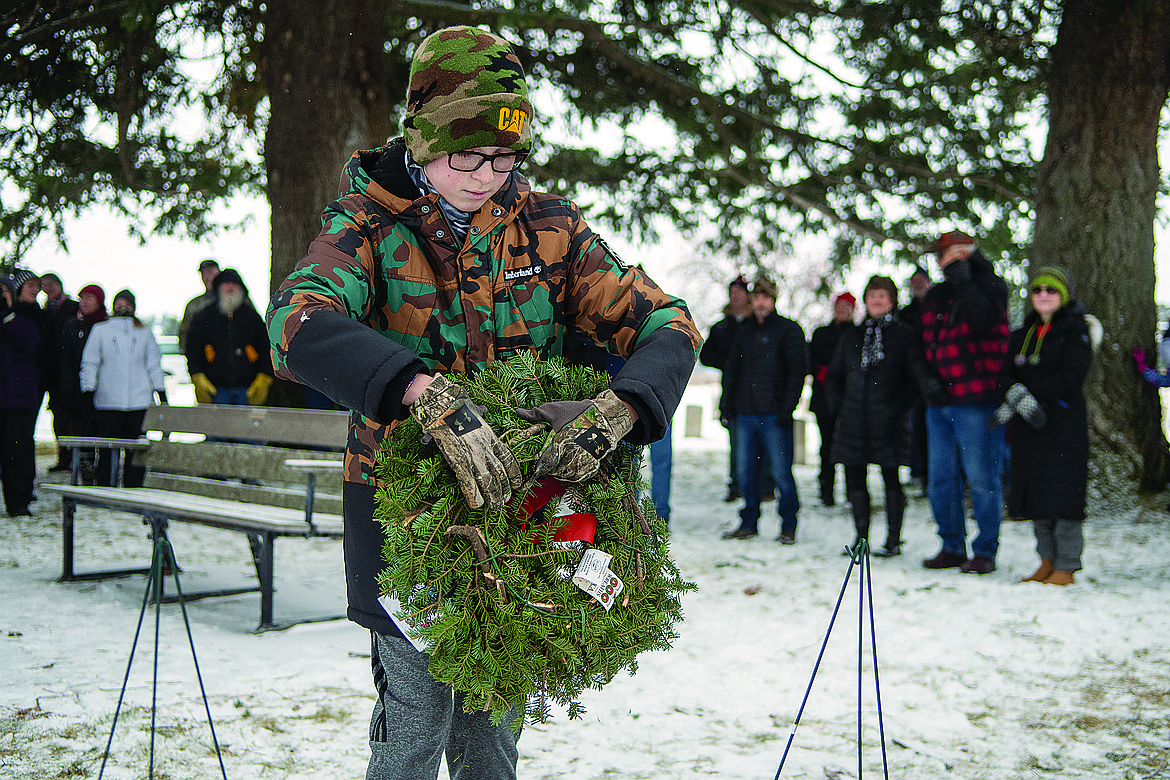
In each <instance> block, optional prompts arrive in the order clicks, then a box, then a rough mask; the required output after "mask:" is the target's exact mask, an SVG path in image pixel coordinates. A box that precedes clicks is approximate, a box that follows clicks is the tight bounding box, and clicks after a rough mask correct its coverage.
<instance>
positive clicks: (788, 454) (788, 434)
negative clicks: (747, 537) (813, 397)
mask: <svg viewBox="0 0 1170 780" xmlns="http://www.w3.org/2000/svg"><path fill="white" fill-rule="evenodd" d="M735 422H736V427H737V431H736V433H737V436H738V441H737V442H736V443H737V444H738V449H737V452H736V468H737V470H738V471H739V488H740V490H742V491H743V500H744V507H743V509H741V510H739V518H740V527H741V528H743V529H744V530H747V531H754V532H757V533H758V532H759V522H760V479H759V468H760V458H761V456H763V455H767V456H768V457H769V458H770V459H771V461H772V478H773V479H774V480H776V491H777V492H778V493H779V495H778V496H777V497H776V511H777V512H778V513H779V514H780V533H782V534H791V535H792V536H796V513H797V511H799V510H800V499H799V498H798V497H797V495H796V479H795V478H794V477H793V476H792V456H793V449H794V448H795V445H794V442H793V437H792V428H781V427H779V426H777V425H776V415H774V414H741V415H739V416H738V417H736V418H735Z"/></svg>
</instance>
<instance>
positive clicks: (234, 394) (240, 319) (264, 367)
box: [186, 268, 272, 406]
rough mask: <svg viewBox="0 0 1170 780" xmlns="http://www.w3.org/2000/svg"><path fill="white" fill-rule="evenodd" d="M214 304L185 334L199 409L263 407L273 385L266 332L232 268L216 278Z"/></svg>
mask: <svg viewBox="0 0 1170 780" xmlns="http://www.w3.org/2000/svg"><path fill="white" fill-rule="evenodd" d="M214 287H215V294H216V302H215V304H214V305H211V306H208V307H207V308H205V309H203V310H202V311H201V312H199V313H198V314H197V315H195V319H194V321H192V323H191V331H190V333H188V334H187V350H186V353H187V371H188V372H189V373H190V374H191V382H192V383H193V384H194V385H195V400H197V401H198V402H199V403H202V404H211V403H215V404H236V405H245V404H250V405H252V406H262V405H263V404H264V402H265V401H267V400H268V389H269V388H270V387H271V386H272V363H271V361H270V359H269V357H268V354H269V349H268V332H267V330H266V329H265V327H264V320H263V318H261V316H260V315H259V313H257V311H256V309H255V308H254V307H253V306H252V302H251V301H250V300H249V299H248V288H247V287H246V286H245V285H244V280H243V278H241V276H240V274H239V272H238V271H236V269H234V268H225V269H224V270H222V271H220V273H219V275H218V276H216V277H215V282H214Z"/></svg>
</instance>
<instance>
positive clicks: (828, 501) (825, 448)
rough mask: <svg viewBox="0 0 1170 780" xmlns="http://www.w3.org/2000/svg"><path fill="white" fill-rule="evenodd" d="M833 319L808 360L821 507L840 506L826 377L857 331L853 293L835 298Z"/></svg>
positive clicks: (819, 332)
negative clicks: (844, 338) (841, 343)
mask: <svg viewBox="0 0 1170 780" xmlns="http://www.w3.org/2000/svg"><path fill="white" fill-rule="evenodd" d="M832 301H833V319H831V320H830V321H829V322H828V323H827V324H825V325H821V326H820V327H819V328H816V329H815V330H813V332H812V338H810V339H809V341H808V359H809V363H810V364H811V367H810V373H811V374H812V396H811V397H810V398H809V410H810V411H811V412H812V413H813V414H814V415H815V416H816V418H817V430H819V431H820V434H821V448H820V470H819V472H818V473H817V482H818V483H819V484H820V488H821V504H822V505H823V506H834V505H835V504H836V503H837V500H836V496H835V495H834V494H835V492H836V485H837V466H836V465H835V464H834V463H833V459H832V452H833V433H834V431H835V430H836V428H837V420H836V418H835V417H834V415H833V414H832V412H831V411H830V408H829V404H828V402H827V399H826V397H825V373H826V372H827V371H828V370H829V363H830V362H831V361H832V359H833V352H835V351H836V349H837V343H838V342H839V341H840V340H841V337H842V336H844V335H845V334H846V333H847V332H849V331H850V330H852V329H853V327H854V324H853V310H854V308H856V306H857V299H856V298H854V297H853V295H852V293H849V292H842V293H839V294H837V295H835V296H833V299H832Z"/></svg>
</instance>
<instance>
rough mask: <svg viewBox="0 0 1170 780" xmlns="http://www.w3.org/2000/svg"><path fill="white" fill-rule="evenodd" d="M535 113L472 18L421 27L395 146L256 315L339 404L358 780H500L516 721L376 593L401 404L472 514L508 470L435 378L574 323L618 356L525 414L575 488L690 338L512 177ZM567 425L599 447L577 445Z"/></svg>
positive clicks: (546, 344) (553, 340)
mask: <svg viewBox="0 0 1170 780" xmlns="http://www.w3.org/2000/svg"><path fill="white" fill-rule="evenodd" d="M531 122H532V106H531V104H530V103H529V101H528V94H527V87H526V83H525V80H524V73H523V70H522V68H521V65H520V62H519V60H518V59H517V57H516V55H515V54H514V52H513V51H512V47H511V46H510V45H509V44H508V43H507V41H505V40H504V39H502V38H499V37H497V36H495V35H492V34H491V33H488V32H485V31H482V30H478V29H474V28H468V27H453V28H448V29H445V30H440V31H439V32H437V33H435V34H434V35H432V36H430V37H429V38H427V39H426V41H424V42H423V44H422V45H421V47H420V48H419V50H418V52H417V54H416V55H415V58H414V61H413V63H412V66H411V78H410V87H409V91H408V99H407V111H406V118H405V120H404V122H403V129H404V137H403V138H398V139H395V140H393V141H392V142H390V144H389V145H388V146H386V147H383V148H380V149H374V150H370V151H358V152H356V153H355V154H354V156H353V157H352V158H351V159H350V161H349V163H348V164H347V165H346V168H345V171H344V172H343V174H342V179H341V197H340V198H339V199H338V200H336V201H334V202H333V203H332V204H330V205H329V207H328V208H327V209H326V210H325V213H324V216H323V228H322V230H321V233H320V235H319V236H318V237H317V238H316V239H315V240H314V241H313V243H312V244H311V246H310V247H309V251H308V254H307V255H306V256H305V257H304V259H302V260H301V262H300V264H299V265H298V267H297V269H296V270H295V271H294V272H293V273H292V274H291V275H290V276H289V278H288V279H287V280H286V281H285V282H284V283H283V284H282V285H281V287H280V289H279V290H277V292H276V294H275V296H274V297H273V299H272V303H271V306H270V308H269V311H268V327H269V335H270V338H271V342H272V360H273V366H274V368H275V371H276V375H277V376H279V377H282V378H286V379H295V380H296V381H299V382H301V383H303V384H306V385H308V386H310V387H314V388H316V389H318V390H320V391H321V392H323V393H325V394H326V395H327V396H329V397H330V398H332V399H333V400H334V401H336V402H337V403H339V404H341V405H342V406H344V407H346V408H348V409H350V410H352V412H351V425H350V436H349V443H348V446H347V451H346V469H345V484H344V514H345V526H346V533H345V543H344V547H345V565H346V578H347V583H348V597H349V610H348V615H349V618H350V619H351V620H353V621H355V622H356V623H358V624H359V625H361V626H364V627H366V628H369V629H370V631H371V634H372V643H373V667H374V678H375V687H376V689H377V693H378V699H377V702H376V703H375V706H374V714H373V718H372V720H371V733H370V745H371V758H370V764H369V769H368V774H367V777H368V778H378V780H385V779H386V778H400V777H401V778H407V777H410V778H419V777H435V776H436V774H437V772H438V766H439V756H440V755H441V754H442V753H444V752H445V753H446V755H447V761H448V766H449V768H450V771H451V776H452V777H460V776H463V775H462V774H461V772H466V773H469V774H470V775H471V776H474V777H476V778H511V777H515V765H516V758H517V751H516V740H517V739H518V731H513V729H512V728H511V727H510V724H509V723H508V722H507V720H512V718H508V719H506V721H505V723H504V724H503V725H501V726H499V727H493V726H491V724H490V723H489V720H488V714H487V713H477V714H475V715H466V714H464V713H463V712H462V706H461V702H460V698H461V697H460V696H458V695H455V696H454V697H453V696H452V691H451V689H450V688H449V687H447V686H443V685H440V684H439V683H437V682H436V681H435V680H434V679H433V678H431V677H430V675H429V674H428V673H427V671H426V669H427V658H426V654H425V653H423V652H418V651H416V650H415V649H414V647H413V646H412V645H411V644H410V642H409V641H408V640H407V639H406V638H405V637H404V634H403V632H402V631H401V630H400V629H399V627H398V625H397V624H396V623H395V622H394V620H393V619H392V618H391V617H390V613H392V612H393V606H392V605H389V604H384V603H383V601H384V600H383V599H380V594H379V593H378V587H377V582H376V577H377V574H378V572H379V571H380V570H381V569H382V567H383V564H382V561H381V551H382V546H383V544H382V542H383V538H382V531H381V527H380V525H379V524H378V523H377V522H376V521H375V520H374V518H373V515H374V491H375V478H374V474H373V463H374V458H375V456H376V454H377V452H378V451H379V449H380V447H381V442H382V439H383V437H384V436H385V434H386V432H387V431H388V430H389V428H390V426H392V425H393V424H394V423H395V422H396V421H398V420H402V419H405V418H406V416H407V415H408V414H413V415H414V416H415V418H416V419H418V420H419V422H420V423H422V424H423V426H424V427H425V428H427V429H428V431H430V432H432V434H433V435H434V436H435V440H436V443H437V445H438V446H439V448H440V450H441V451H442V453H443V455H444V457H445V458H446V460H447V461H448V463H449V464H450V465H451V467H452V470H453V471H454V472H455V474H456V476H457V477H458V479H459V481H460V487H461V489H462V490H463V492H464V494H465V495H466V496H467V498H468V501H469V502H470V503H471V504H472V506H480V505H483V504H487V505H490V506H500V505H502V504H503V503H505V502H507V501H508V499H509V498H510V497H511V495H512V491H514V490H517V489H519V488H520V487H521V485H522V483H523V479H522V477H523V475H521V474H520V473H519V469H518V467H517V466H516V463H515V461H514V460H513V459H512V457H511V455H510V454H509V453H508V451H507V449H506V448H505V447H503V446H502V445H501V444H500V443H499V442H498V440H496V438H495V435H494V434H493V433H492V432H491V430H490V428H489V427H488V426H487V425H486V424H483V421H482V420H481V419H479V417H478V414H477V412H476V411H475V409H474V407H472V406H471V405H470V404H469V403H468V402H467V399H466V394H465V393H462V391H461V389H460V388H459V386H458V385H456V384H454V383H450V382H448V381H447V380H446V379H445V378H444V377H443V374H444V373H473V372H475V371H477V370H481V369H482V368H483V367H485V366H486V365H487V364H489V363H490V362H492V361H494V360H499V359H503V358H506V357H508V356H510V355H513V354H516V353H518V352H521V351H535V352H536V353H537V354H538V355H539V356H541V357H552V356H556V355H560V354H561V350H562V346H563V344H564V339H565V336H566V334H568V333H569V332H575V333H578V334H580V335H582V336H583V337H584V338H585V339H587V340H588V341H590V342H592V343H594V344H597V345H598V346H601V347H604V348H606V349H607V350H609V351H610V352H612V353H614V354H616V355H620V356H621V357H623V358H626V364H625V366H624V367H623V368H622V370H621V371H620V372H619V373H618V374H617V376H616V377H615V378H614V379H613V382H612V385H611V388H610V390H608V391H606V392H605V393H602V394H601V396H599V397H598V398H597V399H595V400H594V402H593V403H591V404H588V405H582V406H584V407H585V408H584V410H583V411H582V410H580V409H573V410H572V411H571V412H570V413H569V414H566V413H565V411H566V410H565V409H564V408H562V407H558V406H557V405H556V404H547V405H545V406H548V407H550V408H548V409H545V408H538V409H537V410H534V411H533V412H532V413H531V414H532V416H533V418H534V419H544V420H547V421H555V423H554V427H557V428H558V429H561V430H562V433H561V434H559V435H558V436H557V437H555V438H554V442H553V445H550V451H549V452H548V453H546V455H547V457H544V458H542V459H541V461H540V463H541V469H542V470H543V473H547V474H549V475H553V476H557V477H559V478H562V479H566V480H568V481H573V480H579V479H584V478H586V477H587V476H589V475H590V474H591V473H592V472H594V471H596V468H597V467H598V464H599V461H600V460H601V459H602V458H604V456H605V455H606V454H608V452H612V450H613V448H614V447H616V445H617V443H618V441H619V440H621V439H623V438H624V439H625V440H627V441H631V442H633V443H646V442H650V441H654V440H656V439H658V438H660V437H661V436H662V435H663V433H664V432H665V430H666V427H667V425H668V424H669V422H670V419H671V417H672V415H673V413H674V410H675V407H676V406H677V405H678V403H679V400H680V399H681V396H682V392H683V389H684V388H685V386H686V383H687V380H688V378H689V377H690V373H691V370H692V368H693V366H694V362H695V355H696V352H697V350H698V348H699V345H700V337H699V335H698V332H697V330H696V328H695V324H694V322H693V321H692V319H691V316H690V313H689V312H688V310H687V307H686V304H685V303H684V302H683V301H682V300H680V299H678V298H675V297H672V296H670V295H668V294H666V293H664V292H663V291H662V290H661V289H659V288H658V286H657V285H655V284H654V283H653V282H652V281H651V280H650V279H649V278H648V277H646V276H645V274H643V273H642V272H640V271H638V270H636V269H632V268H628V267H627V266H625V265H624V264H623V263H622V262H621V260H620V259H619V258H618V257H617V256H616V255H615V254H614V253H613V252H612V251H610V249H609V248H608V247H607V246H606V244H605V243H604V241H602V239H601V238H600V237H599V236H597V234H595V233H594V232H593V231H592V230H591V229H590V228H589V226H588V225H587V224H586V223H585V222H584V220H583V219H582V218H581V214H580V212H579V210H578V209H577V207H576V205H574V204H573V203H572V202H570V201H569V200H567V199H565V198H563V197H559V196H556V195H550V194H547V193H540V192H535V191H533V190H532V188H531V186H530V184H529V183H528V181H527V180H526V179H525V178H524V177H523V176H522V175H520V174H519V173H518V172H516V168H517V167H519V165H520V164H521V163H522V162H523V160H524V158H525V157H526V156H527V154H528V152H529V150H530V148H531V143H532V130H531ZM582 430H584V431H587V432H588V433H589V434H590V437H591V439H592V441H593V442H601V443H602V445H603V446H601V447H600V448H598V449H591V448H582V447H580V446H577V444H576V442H579V441H580V440H581V437H580V436H579V435H578V434H580V433H581V432H582ZM574 432H575V433H574ZM570 434H572V435H570ZM587 449H589V451H586V450H587ZM520 716H521V713H516V717H517V718H518V717H520Z"/></svg>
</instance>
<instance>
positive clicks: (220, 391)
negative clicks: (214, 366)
mask: <svg viewBox="0 0 1170 780" xmlns="http://www.w3.org/2000/svg"><path fill="white" fill-rule="evenodd" d="M211 402H212V403H213V404H227V405H230V406H247V405H248V388H246V387H217V388H216V389H215V395H214V396H212V398H211Z"/></svg>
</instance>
